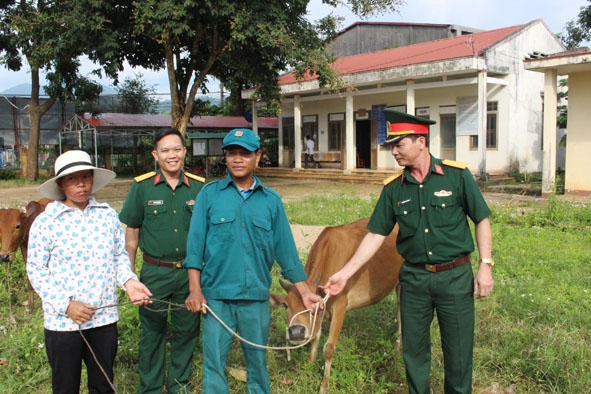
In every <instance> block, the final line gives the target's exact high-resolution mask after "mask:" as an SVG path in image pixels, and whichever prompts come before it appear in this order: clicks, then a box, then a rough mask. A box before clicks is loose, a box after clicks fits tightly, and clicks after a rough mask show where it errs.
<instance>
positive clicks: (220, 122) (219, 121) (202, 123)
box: [81, 112, 279, 130]
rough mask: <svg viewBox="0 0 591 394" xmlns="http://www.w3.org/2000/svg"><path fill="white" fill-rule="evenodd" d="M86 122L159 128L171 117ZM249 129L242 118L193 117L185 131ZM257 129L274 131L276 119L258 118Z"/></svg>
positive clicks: (118, 116) (107, 116) (113, 116)
mask: <svg viewBox="0 0 591 394" xmlns="http://www.w3.org/2000/svg"><path fill="white" fill-rule="evenodd" d="M81 118H82V119H84V120H85V121H86V122H88V123H90V124H92V125H93V126H95V127H97V128H160V127H170V124H171V115H150V114H139V115H135V114H122V113H108V112H106V113H102V114H100V115H98V117H96V118H92V117H90V116H82V117H81ZM240 127H245V128H250V127H252V123H249V122H248V121H247V120H246V119H245V118H244V117H242V116H194V117H192V118H191V120H190V121H189V124H188V125H187V129H189V130H191V129H234V128H240ZM258 127H259V128H263V129H276V128H278V127H279V120H278V118H258Z"/></svg>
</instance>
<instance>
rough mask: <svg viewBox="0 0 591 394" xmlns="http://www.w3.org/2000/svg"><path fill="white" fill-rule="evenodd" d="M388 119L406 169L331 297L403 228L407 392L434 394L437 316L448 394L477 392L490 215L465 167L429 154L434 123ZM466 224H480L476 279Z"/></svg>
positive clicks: (386, 191) (391, 182) (488, 280)
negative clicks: (478, 311)
mask: <svg viewBox="0 0 591 394" xmlns="http://www.w3.org/2000/svg"><path fill="white" fill-rule="evenodd" d="M384 115H385V118H386V120H387V123H386V124H387V130H388V137H387V139H386V141H385V143H386V144H392V145H391V146H392V154H393V155H394V157H395V158H396V160H397V162H398V163H399V164H400V165H401V166H404V170H403V172H402V173H400V174H398V175H395V176H393V177H391V178H390V179H388V180H386V181H385V182H384V183H385V186H384V188H383V190H382V193H381V195H380V198H379V200H378V203H377V204H376V207H375V208H374V212H373V214H372V216H371V218H370V221H369V223H368V226H367V228H368V230H369V233H368V234H367V235H366V237H365V238H364V239H363V241H362V242H361V244H360V245H359V248H358V249H357V251H356V252H355V254H354V255H353V256H352V257H351V259H350V260H349V261H348V262H347V264H346V265H345V266H344V267H343V268H342V269H341V270H340V271H339V272H337V273H335V274H334V275H333V276H331V277H330V278H329V280H328V282H327V284H326V286H325V291H328V292H329V293H330V295H336V294H338V293H339V292H340V291H342V289H343V288H344V287H345V284H346V282H347V280H348V279H349V278H350V277H351V276H352V275H353V274H354V273H355V272H356V271H357V270H358V269H359V268H360V267H361V266H363V264H365V263H366V262H367V261H368V260H369V259H370V258H371V256H373V254H374V253H375V252H376V251H377V250H378V249H379V247H380V245H381V244H382V242H383V240H384V239H385V237H386V236H387V235H388V234H390V232H391V231H392V229H393V228H394V225H395V224H397V223H398V225H399V227H400V231H399V233H398V239H397V241H396V244H397V248H398V252H399V253H400V254H401V255H402V256H403V257H404V259H405V262H404V264H403V265H402V267H401V269H400V274H399V278H400V286H401V287H400V300H399V302H400V311H401V323H402V345H403V358H404V363H405V367H406V378H407V383H408V389H409V392H410V393H412V394H428V393H430V388H429V373H430V367H431V338H430V327H431V322H432V321H433V316H434V313H437V320H438V322H439V328H440V332H441V343H442V349H443V355H444V365H445V366H444V368H445V382H444V390H445V393H447V394H450V393H463V394H466V393H471V392H472V355H473V344H474V296H475V295H476V296H477V297H479V298H480V297H486V296H488V295H490V293H491V292H492V290H493V284H494V282H493V277H492V271H491V267H492V265H493V264H494V263H493V261H492V259H491V253H492V236H491V229H490V222H489V219H488V216H489V215H490V210H489V208H488V206H487V204H486V202H485V201H484V198H483V197H482V194H481V193H480V191H479V189H478V186H477V184H476V182H475V181H474V178H473V176H472V174H471V173H470V171H469V170H468V168H466V166H465V165H463V164H461V163H458V162H455V161H449V160H440V159H437V158H435V157H433V156H432V155H431V154H430V153H429V149H428V134H429V125H430V124H433V123H435V122H434V121H431V120H427V119H423V118H419V117H415V116H412V115H408V114H405V113H402V112H398V111H394V110H388V109H387V110H385V111H384ZM468 217H469V218H470V220H472V221H473V222H474V223H475V235H476V243H477V246H478V252H479V256H480V260H479V265H478V271H477V273H476V276H474V275H473V271H472V266H471V264H469V263H470V253H472V252H473V251H474V241H473V239H472V234H471V231H470V226H469V223H468V220H467V218H468Z"/></svg>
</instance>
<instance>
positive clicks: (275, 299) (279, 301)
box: [269, 293, 287, 308]
mask: <svg viewBox="0 0 591 394" xmlns="http://www.w3.org/2000/svg"><path fill="white" fill-rule="evenodd" d="M269 303H270V304H271V305H273V306H283V307H284V308H287V301H286V299H285V296H282V295H280V294H273V293H271V296H270V297H269Z"/></svg>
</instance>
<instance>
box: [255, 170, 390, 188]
mask: <svg viewBox="0 0 591 394" xmlns="http://www.w3.org/2000/svg"><path fill="white" fill-rule="evenodd" d="M255 174H256V175H257V176H261V177H285V178H294V179H315V180H329V181H333V182H348V183H361V184H363V183H366V184H374V185H376V184H381V183H383V181H384V179H387V178H388V177H390V176H391V175H392V173H390V172H381V171H373V170H367V169H354V170H340V169H329V168H314V169H302V168H283V167H264V168H257V169H256V171H255Z"/></svg>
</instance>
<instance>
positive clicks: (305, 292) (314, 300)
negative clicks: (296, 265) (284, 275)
mask: <svg viewBox="0 0 591 394" xmlns="http://www.w3.org/2000/svg"><path fill="white" fill-rule="evenodd" d="M294 285H295V287H296V289H297V290H298V293H300V297H301V298H302V302H303V303H304V306H305V307H306V309H308V310H309V311H310V312H315V311H316V309H324V301H323V300H322V297H320V296H319V295H318V294H315V293H313V292H312V291H311V290H310V288H309V287H308V284H307V283H306V282H305V281H301V282H297V283H294Z"/></svg>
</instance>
